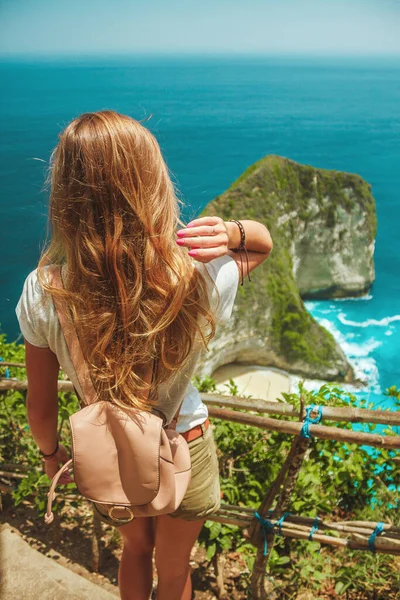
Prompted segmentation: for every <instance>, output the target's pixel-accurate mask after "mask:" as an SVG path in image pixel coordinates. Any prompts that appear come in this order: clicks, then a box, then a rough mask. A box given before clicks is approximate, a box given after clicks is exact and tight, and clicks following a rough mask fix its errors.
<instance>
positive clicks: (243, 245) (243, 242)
mask: <svg viewBox="0 0 400 600" xmlns="http://www.w3.org/2000/svg"><path fill="white" fill-rule="evenodd" d="M229 221H231V222H232V223H236V225H237V226H238V227H239V231H240V244H239V246H238V247H237V248H232V252H240V264H241V267H242V282H241V284H240V285H243V281H244V279H243V258H242V250H244V251H245V253H246V261H247V276H248V278H249V281H251V279H250V272H249V255H248V254H247V248H246V234H245V231H244V227H243V225H242V223H241V222H240V221H236V219H229Z"/></svg>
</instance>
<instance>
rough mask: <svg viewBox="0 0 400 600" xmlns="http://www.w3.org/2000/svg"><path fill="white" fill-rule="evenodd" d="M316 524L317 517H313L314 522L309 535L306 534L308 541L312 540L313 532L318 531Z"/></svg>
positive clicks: (317, 523)
mask: <svg viewBox="0 0 400 600" xmlns="http://www.w3.org/2000/svg"><path fill="white" fill-rule="evenodd" d="M318 526H319V518H318V517H315V520H314V523H313V524H312V527H311V531H310V535H309V536H308V539H309V540H310V542H312V538H313V535H314V533H315V532H316V531H318Z"/></svg>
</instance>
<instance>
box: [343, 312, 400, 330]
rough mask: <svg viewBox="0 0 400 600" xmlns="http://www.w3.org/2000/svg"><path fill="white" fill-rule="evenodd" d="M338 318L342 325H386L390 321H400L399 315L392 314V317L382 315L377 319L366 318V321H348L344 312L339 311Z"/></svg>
mask: <svg viewBox="0 0 400 600" xmlns="http://www.w3.org/2000/svg"><path fill="white" fill-rule="evenodd" d="M338 319H339V321H340V322H341V323H343V325H350V326H351V327H371V326H373V327H387V326H388V325H390V323H394V322H396V321H400V315H394V316H393V317H384V318H383V319H380V321H378V320H377V319H367V320H366V321H362V322H361V323H360V322H359V321H349V320H348V319H346V315H345V313H342V312H341V313H339V314H338Z"/></svg>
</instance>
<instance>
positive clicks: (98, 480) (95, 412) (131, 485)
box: [70, 401, 169, 505]
mask: <svg viewBox="0 0 400 600" xmlns="http://www.w3.org/2000/svg"><path fill="white" fill-rule="evenodd" d="M70 424H71V430H72V452H73V463H74V480H75V483H76V485H77V488H78V490H79V492H80V493H81V494H82V495H83V496H85V497H86V498H87V499H88V500H91V501H93V502H101V503H109V504H123V505H126V504H129V505H143V504H148V503H149V502H152V501H153V500H154V498H155V497H156V496H157V494H158V491H159V487H160V442H161V435H162V419H160V418H159V417H157V416H156V415H154V414H152V413H148V412H145V411H138V410H135V409H129V408H126V409H122V408H120V407H119V406H117V405H115V404H112V403H110V402H107V401H101V402H95V403H94V404H90V405H88V406H85V407H84V408H82V409H81V410H79V411H78V412H76V413H75V414H73V415H72V416H71V417H70ZM168 458H169V457H168V456H165V459H167V460H168Z"/></svg>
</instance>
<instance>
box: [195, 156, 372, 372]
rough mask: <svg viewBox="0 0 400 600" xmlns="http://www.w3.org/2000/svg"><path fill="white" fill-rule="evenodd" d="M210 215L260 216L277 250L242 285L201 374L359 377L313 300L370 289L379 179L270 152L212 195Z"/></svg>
mask: <svg viewBox="0 0 400 600" xmlns="http://www.w3.org/2000/svg"><path fill="white" fill-rule="evenodd" d="M205 215H218V216H220V217H222V218H223V219H224V220H225V221H227V220H229V219H240V218H241V219H255V220H257V221H260V222H262V223H264V224H265V225H266V226H267V227H268V228H269V230H270V232H271V235H272V238H273V241H274V249H273V252H272V254H271V256H270V257H269V259H268V260H267V261H265V262H264V263H263V264H262V265H261V266H260V267H259V268H258V269H257V270H256V271H254V272H253V273H252V275H251V279H252V281H251V282H250V281H249V280H248V279H246V280H245V283H244V285H243V286H241V285H239V289H238V295H237V298H236V302H235V307H234V310H233V315H232V319H231V321H230V323H229V325H221V326H220V329H219V332H218V335H217V336H216V337H215V338H214V340H213V341H212V342H211V344H210V351H209V352H208V353H206V354H205V355H204V358H203V360H202V362H201V364H200V366H199V374H204V375H205V374H210V373H212V372H213V371H214V370H215V369H217V368H218V367H220V366H221V365H225V364H228V363H242V364H252V365H260V366H264V367H275V368H278V369H283V370H285V371H289V372H290V373H294V374H298V375H301V376H304V377H306V378H310V379H324V380H326V381H346V382H351V381H353V379H354V373H353V370H352V368H351V366H350V365H349V363H348V361H347V360H346V357H345V355H344V353H343V351H342V349H341V348H340V346H339V345H338V344H337V343H336V341H335V339H334V338H333V336H332V335H331V334H330V333H329V332H328V331H326V330H325V329H324V328H323V327H321V326H320V325H318V323H317V322H316V321H315V320H314V319H313V318H312V317H311V315H310V314H309V313H308V312H307V310H306V309H305V307H304V304H303V299H306V298H334V297H347V296H359V295H362V294H365V293H366V292H367V291H368V289H369V288H370V286H371V284H372V282H373V281H374V277H375V272H374V261H373V254H374V245H375V234H376V210H375V202H374V199H373V197H372V194H371V187H370V185H369V184H368V183H367V182H366V181H364V180H363V179H362V178H361V177H359V176H358V175H353V174H349V173H344V172H338V171H328V170H324V169H316V168H313V167H310V166H306V165H301V164H298V163H296V162H294V161H292V160H288V159H286V158H282V157H279V156H267V157H265V158H263V159H261V160H260V161H258V162H257V163H255V164H254V165H252V166H251V167H250V168H249V169H247V171H245V173H243V175H241V176H240V177H239V179H238V180H237V181H235V182H234V183H233V184H232V185H231V187H230V188H229V189H228V190H227V191H226V192H224V193H223V194H222V195H221V196H218V197H217V198H215V199H214V200H213V201H212V202H210V204H208V205H207V207H206V208H205V209H204V211H203V212H202V213H201V215H200V216H205Z"/></svg>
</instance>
